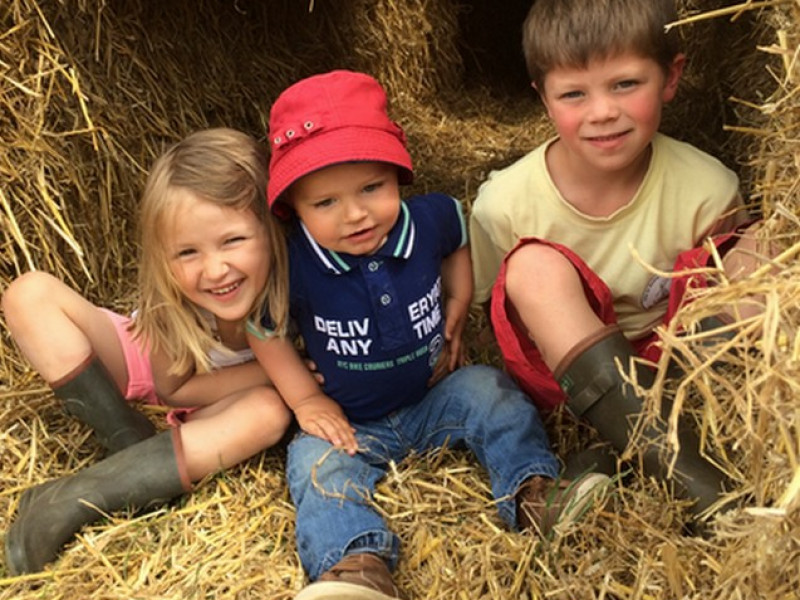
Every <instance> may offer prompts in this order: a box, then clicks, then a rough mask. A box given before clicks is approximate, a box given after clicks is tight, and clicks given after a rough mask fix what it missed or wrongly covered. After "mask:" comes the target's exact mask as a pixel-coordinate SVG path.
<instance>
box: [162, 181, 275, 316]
mask: <svg viewBox="0 0 800 600" xmlns="http://www.w3.org/2000/svg"><path fill="white" fill-rule="evenodd" d="M172 193H174V194H178V195H179V197H177V198H176V202H177V207H176V209H175V212H174V214H173V215H172V218H171V219H170V220H169V222H168V223H165V227H164V246H165V250H166V256H167V259H168V260H169V266H170V271H171V272H172V275H173V276H174V277H175V281H176V282H177V284H178V287H179V288H180V290H181V292H182V293H183V294H184V296H186V298H187V299H188V300H190V301H191V302H193V303H194V304H196V305H198V306H200V307H202V308H204V309H206V310H208V311H210V312H211V313H213V314H214V315H216V317H217V321H218V322H219V321H228V322H239V321H241V320H242V319H245V318H246V317H247V316H248V314H249V313H250V311H251V310H252V308H253V306H254V304H255V302H256V300H257V299H258V297H259V295H260V294H261V292H262V291H263V289H264V287H265V286H266V284H267V277H269V269H270V267H269V265H270V252H269V244H268V243H267V234H266V231H265V228H264V226H263V224H262V223H261V221H260V220H259V219H258V217H257V216H256V215H255V214H254V213H253V211H252V210H249V209H243V210H239V209H235V208H230V207H226V206H220V205H218V204H215V203H214V202H211V201H209V200H205V199H203V198H202V197H200V196H198V195H196V194H194V193H193V192H191V191H189V190H185V189H178V190H175V191H173V192H172Z"/></svg>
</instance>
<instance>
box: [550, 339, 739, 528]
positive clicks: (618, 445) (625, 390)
mask: <svg viewBox="0 0 800 600" xmlns="http://www.w3.org/2000/svg"><path fill="white" fill-rule="evenodd" d="M636 356H638V355H637V353H636V351H635V349H634V348H633V346H632V345H631V344H630V342H629V341H628V340H627V339H626V338H625V336H624V335H623V334H622V332H621V331H620V330H619V328H618V327H616V326H609V327H606V328H604V329H602V330H601V331H599V332H598V333H597V334H596V335H594V336H592V337H590V338H587V339H586V340H584V342H582V343H581V344H579V345H578V346H577V347H576V348H574V349H573V350H572V351H570V353H569V354H568V355H567V357H565V358H564V360H562V362H561V364H560V365H559V366H558V368H557V369H556V372H555V373H554V375H555V377H556V379H557V381H558V382H559V385H561V388H562V389H563V390H564V392H565V393H566V395H567V398H568V400H567V406H568V408H569V409H570V410H571V411H572V412H573V413H574V414H575V415H576V416H577V417H579V418H583V419H586V420H587V421H588V422H589V423H590V424H591V425H592V426H593V427H594V428H595V429H596V430H597V431H598V433H599V434H600V435H601V437H603V438H604V439H606V440H607V441H609V442H610V443H611V445H612V446H613V447H614V448H615V449H616V450H617V451H618V452H623V451H624V450H625V448H626V447H627V446H628V442H629V441H630V437H631V434H632V433H633V428H634V427H635V426H636V424H637V420H638V418H639V416H640V415H641V413H642V400H641V398H640V397H639V396H638V395H637V394H636V392H635V390H634V389H633V387H632V386H631V385H629V384H628V383H627V382H626V381H625V380H624V379H623V377H622V375H621V374H620V372H619V370H618V368H617V361H619V363H620V364H621V365H622V368H623V369H625V368H627V367H628V365H629V364H630V360H631V358H633V357H636ZM637 379H638V381H637V383H638V384H639V385H640V386H642V387H644V388H648V387H650V386H652V385H653V382H654V380H655V373H654V372H653V370H652V369H649V368H645V367H640V368H638V369H637ZM661 405H662V412H661V418H660V419H657V420H653V421H654V422H652V423H651V424H650V425H648V426H647V427H646V428H645V429H644V431H642V432H641V435H642V438H643V439H644V440H645V441H647V442H657V441H658V440H660V439H661V440H663V436H664V435H665V434H666V433H667V424H666V420H667V418H668V417H669V414H670V411H671V408H672V405H671V403H670V402H667V401H666V400H664V401H662V403H661ZM678 439H679V442H680V450H679V451H678V456H677V458H676V460H675V465H674V470H673V472H672V478H671V479H668V468H669V465H670V459H671V456H670V453H668V452H663V451H661V449H660V448H659V447H658V445H657V443H647V444H646V447H645V448H644V449H643V451H642V455H641V457H642V465H643V469H644V472H645V474H646V475H648V476H653V477H656V478H657V479H660V480H662V481H667V482H668V483H672V484H673V488H674V493H675V495H676V496H677V497H679V498H683V499H687V500H695V503H694V504H693V505H692V507H691V511H692V513H693V514H694V515H695V517H697V516H700V515H702V514H704V513H705V512H706V511H707V510H708V509H709V508H710V507H711V506H712V505H713V504H714V503H715V502H717V501H718V500H719V499H720V497H721V495H723V494H724V493H725V491H726V487H727V486H728V484H729V482H728V479H727V477H726V476H725V474H724V473H723V472H722V471H720V470H719V469H717V468H716V467H715V466H714V465H712V464H711V463H710V462H709V461H708V460H706V459H705V458H703V457H702V456H701V455H700V452H699V448H700V441H699V438H698V437H697V434H696V433H695V431H694V429H693V427H692V426H691V424H690V423H688V422H686V420H685V419H682V420H681V421H680V422H679V424H678Z"/></svg>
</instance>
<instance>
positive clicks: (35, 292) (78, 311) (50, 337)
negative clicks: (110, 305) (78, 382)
mask: <svg viewBox="0 0 800 600" xmlns="http://www.w3.org/2000/svg"><path fill="white" fill-rule="evenodd" d="M3 312H4V314H5V318H6V324H7V325H8V328H9V331H10V332H11V336H12V337H13V338H14V341H15V342H16V343H17V345H18V346H19V349H20V350H21V351H22V354H23V355H24V356H25V358H26V359H27V360H28V362H30V364H31V366H33V368H34V369H36V371H37V372H38V373H39V374H40V375H41V376H42V378H43V379H44V380H45V381H47V382H54V381H58V380H60V379H63V378H64V377H67V376H69V375H70V374H71V373H73V371H75V369H77V368H78V367H80V365H82V364H83V363H85V362H86V360H87V359H88V358H89V357H90V356H92V355H96V356H97V357H98V358H100V360H101V361H102V362H103V365H104V366H105V367H106V369H108V371H109V372H110V373H111V375H112V377H113V379H114V381H115V382H116V384H117V387H118V388H119V389H120V390H124V389H125V388H126V387H127V385H128V374H127V369H126V366H125V358H124V356H123V353H122V347H121V346H120V343H119V339H118V338H117V333H116V330H115V329H114V326H113V324H112V323H111V321H110V320H109V318H108V317H107V316H106V315H105V314H104V312H103V310H102V309H100V308H98V307H97V306H95V305H94V304H92V303H91V302H89V301H88V300H86V299H85V298H84V297H83V296H81V295H80V294H78V293H77V292H75V291H74V290H73V289H72V288H70V287H69V286H67V285H66V284H65V283H63V282H62V281H59V280H58V279H56V278H55V277H53V276H52V275H49V274H47V273H42V272H38V271H34V272H30V273H26V274H24V275H22V276H21V277H19V278H17V279H16V280H14V281H13V282H12V283H11V285H9V286H8V288H7V289H6V291H5V293H4V294H3Z"/></svg>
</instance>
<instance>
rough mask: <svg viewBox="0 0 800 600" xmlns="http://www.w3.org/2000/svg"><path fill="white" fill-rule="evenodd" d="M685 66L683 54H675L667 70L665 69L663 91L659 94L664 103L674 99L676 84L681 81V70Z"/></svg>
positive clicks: (676, 90) (676, 89)
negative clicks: (665, 75)
mask: <svg viewBox="0 0 800 600" xmlns="http://www.w3.org/2000/svg"><path fill="white" fill-rule="evenodd" d="M685 66H686V55H685V54H683V53H680V54H676V55H675V58H673V59H672V63H670V65H669V68H668V69H667V77H666V79H665V81H664V91H663V92H662V93H661V99H662V100H663V101H664V102H669V101H670V100H672V99H673V98H674V97H675V94H676V93H677V92H678V82H679V81H680V80H681V75H682V74H683V68H684V67H685Z"/></svg>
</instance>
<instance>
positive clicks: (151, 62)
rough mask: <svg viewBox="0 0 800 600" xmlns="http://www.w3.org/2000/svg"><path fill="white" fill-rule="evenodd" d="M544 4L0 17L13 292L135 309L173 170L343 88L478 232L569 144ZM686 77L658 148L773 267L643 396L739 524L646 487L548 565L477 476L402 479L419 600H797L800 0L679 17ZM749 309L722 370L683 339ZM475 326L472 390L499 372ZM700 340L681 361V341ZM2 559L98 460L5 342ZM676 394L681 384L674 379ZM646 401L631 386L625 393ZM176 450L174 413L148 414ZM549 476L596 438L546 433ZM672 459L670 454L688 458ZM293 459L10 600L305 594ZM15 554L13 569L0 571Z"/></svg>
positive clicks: (387, 501)
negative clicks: (18, 280) (509, 181)
mask: <svg viewBox="0 0 800 600" xmlns="http://www.w3.org/2000/svg"><path fill="white" fill-rule="evenodd" d="M528 4H529V0H507V1H506V2H504V3H503V7H502V9H501V8H498V7H497V3H491V2H488V1H487V0H482V1H478V0H475V1H467V0H408V1H404V2H400V1H399V0H348V1H347V2H333V1H332V0H306V1H301V0H275V1H270V2H259V1H257V0H217V1H212V0H200V1H197V2H189V1H185V0H162V1H160V2H149V1H146V0H129V1H126V2H115V3H110V2H105V1H99V0H38V1H37V0H6V1H5V2H3V3H2V5H0V24H2V27H0V231H1V232H2V237H1V238H0V257H1V258H2V263H0V291H2V290H3V289H4V288H5V286H6V285H7V284H8V282H10V281H11V280H12V279H13V278H14V277H16V276H17V275H18V274H19V273H22V272H25V271H27V270H30V269H33V268H36V269H42V270H47V271H50V272H53V273H55V274H57V275H58V276H60V277H63V278H64V279H65V280H66V281H68V282H69V283H70V284H71V285H73V286H75V287H76V288H77V289H79V290H80V291H82V292H83V293H85V294H87V295H88V297H89V298H91V299H92V300H94V301H96V302H99V303H102V304H103V305H105V306H109V307H112V308H116V309H119V310H126V309H127V308H129V307H130V306H131V305H132V304H133V300H134V298H135V293H136V290H135V289H134V286H133V285H132V283H131V282H132V279H133V277H134V275H135V270H136V254H137V248H136V241H135V240H136V223H135V219H136V216H135V215H136V206H137V196H138V194H139V193H140V191H141V187H142V184H143V180H144V176H145V173H146V171H147V169H148V168H149V165H150V164H151V162H152V161H153V159H154V158H155V157H156V156H157V155H158V154H160V153H161V151H162V150H163V149H164V148H165V147H166V145H167V144H169V143H172V142H173V141H175V140H177V139H179V138H180V137H182V136H184V135H185V134H187V133H188V132H190V131H193V130H195V129H198V128H201V127H206V126H213V125H229V126H233V127H238V128H239V129H242V130H244V131H248V132H250V133H252V134H253V135H255V136H257V137H260V138H261V137H263V136H264V135H265V127H266V122H267V115H268V111H269V106H270V104H271V102H272V101H273V100H274V99H275V97H276V96H277V94H278V93H279V92H280V90H281V89H283V88H284V87H285V86H286V85H288V84H289V83H290V82H292V81H294V80H296V79H297V78H299V77H302V76H305V75H308V74H310V73H314V72H320V71H325V70H329V69H332V68H352V69H361V70H365V71H367V72H370V73H372V74H374V75H375V76H377V77H378V78H379V79H380V80H381V81H382V82H383V83H384V85H386V87H387V89H388V90H389V93H390V96H391V98H392V106H391V109H392V112H393V116H394V117H395V118H396V119H397V120H398V121H399V122H400V123H401V124H402V125H403V126H404V128H405V129H406V131H407V133H408V136H409V140H410V146H411V152H412V156H413V158H414V160H415V163H416V165H417V168H416V174H417V178H416V182H415V185H414V187H413V190H414V191H424V190H434V189H436V190H441V191H444V192H448V193H450V194H453V195H454V196H456V197H458V198H460V199H461V200H462V201H463V203H464V206H465V208H466V209H467V211H468V210H469V208H470V206H471V203H472V201H473V200H474V198H475V195H476V192H477V188H478V186H479V185H480V182H481V181H483V180H484V179H485V177H486V176H487V174H488V172H489V171H490V170H491V169H494V168H498V167H502V166H505V165H507V164H509V163H510V162H512V161H513V160H515V159H516V158H518V157H519V156H521V155H522V154H523V153H525V152H526V151H528V150H529V149H530V148H532V147H533V146H534V145H536V144H538V143H540V142H541V141H543V140H544V139H546V137H547V136H549V135H551V134H552V129H551V127H550V125H549V123H548V122H547V120H546V118H545V115H544V113H543V110H542V107H541V105H540V103H539V102H538V101H537V99H536V98H535V95H534V93H533V91H532V90H531V89H530V87H529V86H528V84H527V81H526V79H525V77H524V67H523V64H522V60H521V57H520V55H519V50H518V45H519V22H520V20H521V18H522V16H523V15H524V14H525V11H526V10H527V6H528ZM679 6H680V8H681V17H682V21H681V22H680V23H679V24H677V25H676V26H677V27H679V28H680V32H681V35H682V36H683V39H684V42H685V46H686V50H687V54H688V56H689V65H688V68H687V71H686V76H685V79H684V81H683V83H682V87H681V90H680V92H679V96H678V98H677V99H676V101H675V102H673V103H672V104H671V105H670V106H669V107H668V109H667V111H666V114H665V122H664V129H665V131H667V132H668V133H671V134H673V135H676V136H679V137H681V138H684V139H687V140H688V141H691V142H692V143H695V144H696V145H698V146H700V147H702V148H703V149H705V150H707V151H709V152H712V153H714V154H716V155H718V156H720V157H721V158H722V159H723V160H724V161H725V162H727V163H728V164H729V165H731V166H732V167H734V168H736V169H737V170H738V171H739V173H740V174H741V177H742V186H743V191H744V193H745V196H746V198H747V199H748V200H749V201H750V202H751V205H752V207H753V209H754V211H756V212H757V213H760V214H761V215H763V216H765V217H766V222H765V226H764V227H763V228H762V231H761V235H762V237H763V239H764V242H765V243H769V244H772V245H773V246H774V247H775V248H777V249H778V251H779V256H778V258H777V259H775V260H774V261H772V262H771V263H770V264H768V265H765V267H764V268H762V269H760V270H759V271H757V272H756V273H755V274H753V275H752V276H750V277H748V278H747V279H745V280H742V281H729V280H727V279H726V278H724V277H723V276H722V275H721V273H720V272H719V271H718V270H715V269H712V270H711V273H710V276H711V277H713V278H715V279H716V280H717V285H716V286H715V288H714V290H713V293H703V292H700V293H698V298H697V299H696V301H695V302H694V303H693V304H691V305H689V306H688V307H687V308H686V309H684V310H683V311H682V312H681V313H680V314H679V317H678V319H677V320H676V322H675V323H674V324H672V325H671V326H670V327H669V328H667V329H665V330H664V331H663V339H664V349H665V353H664V358H663V359H662V361H661V362H660V363H659V364H658V365H657V367H658V369H659V374H660V376H661V378H660V379H659V381H658V384H657V386H656V387H655V388H654V389H653V390H651V391H650V392H649V393H648V394H647V398H646V400H647V402H646V404H647V406H648V408H649V412H650V415H649V417H648V418H654V416H653V415H655V414H656V412H657V411H656V409H657V407H658V405H659V402H660V400H661V398H662V396H663V397H667V398H670V399H672V400H673V401H674V404H675V413H676V414H677V411H679V410H682V411H684V412H686V413H688V414H689V415H690V416H691V417H692V418H694V419H695V420H696V423H697V426H698V430H699V431H700V433H701V435H702V437H703V439H704V443H705V451H706V452H707V453H708V455H709V457H710V458H712V459H713V460H714V461H715V462H717V464H719V465H720V467H721V468H723V469H725V470H726V471H727V472H728V473H729V474H730V475H731V477H732V479H733V480H734V482H735V487H734V489H733V490H732V492H731V495H732V497H737V498H741V500H742V501H743V507H742V508H740V509H736V510H733V511H731V512H729V513H727V514H724V515H715V516H713V517H712V518H711V519H710V520H709V524H708V529H709V535H708V537H706V538H701V537H692V536H687V535H684V533H683V531H682V526H683V523H684V522H685V519H686V515H687V506H686V503H682V502H678V501H676V500H674V499H672V497H671V496H670V493H669V490H668V489H667V488H666V486H662V485H659V484H657V483H656V482H654V481H652V480H648V479H646V478H643V477H639V476H636V475H633V474H629V475H627V476H626V477H625V481H624V485H623V483H622V482H620V481H617V482H615V484H614V488H613V490H612V492H613V494H612V499H611V501H610V503H609V504H608V505H607V506H606V507H605V508H603V509H597V508H596V509H593V510H590V511H589V513H588V514H587V515H586V517H585V519H584V520H583V522H582V523H581V524H580V525H579V526H575V527H572V528H569V529H568V530H567V531H565V532H563V535H559V536H555V537H554V538H553V539H549V540H543V539H541V538H539V537H538V536H537V535H535V534H532V533H525V534H516V533H512V532H509V531H508V530H507V528H506V527H505V526H504V524H503V523H502V522H501V521H500V519H499V517H498V515H497V512H496V510H495V506H494V502H493V501H492V499H491V494H490V490H489V482H488V478H487V475H486V473H485V472H484V471H483V470H482V469H481V468H480V467H479V466H478V465H477V463H476V461H475V459H474V457H473V456H472V455H471V454H470V453H469V452H467V451H465V450H460V449H456V450H448V451H440V452H435V453H432V454H429V455H423V456H412V457H409V459H407V460H406V461H404V462H402V463H401V464H398V465H393V466H392V468H391V469H390V470H389V473H388V474H387V477H386V479H385V480H384V481H383V482H382V483H381V485H380V487H379V490H378V494H377V495H376V498H375V505H376V508H377V509H378V510H379V511H381V513H382V514H383V515H384V517H385V518H386V519H387V520H388V522H389V523H390V525H391V527H392V528H393V530H394V531H396V532H397V533H398V534H399V535H400V537H401V539H402V557H401V561H400V565H399V568H398V571H397V581H398V583H399V584H400V585H401V587H403V588H404V589H405V590H406V591H407V592H408V593H409V595H410V596H411V597H412V598H427V599H448V600H449V599H452V598H458V599H462V598H463V599H474V598H553V599H557V600H561V599H581V600H583V599H601V598H602V599H605V598H620V599H622V598H624V599H628V598H630V599H634V598H636V599H650V598H652V599H662V598H681V599H683V598H690V599H714V600H716V599H719V600H723V599H724V600H727V599H729V598H741V599H749V598H763V599H766V600H787V599H789V598H796V597H797V590H798V589H800V430H799V424H800V402H798V397H799V396H798V394H799V393H800V383H798V382H800V283H798V282H800V272H798V271H799V270H800V267H799V266H798V261H797V255H798V253H800V237H799V236H798V231H800V201H799V199H798V190H799V189H800V175H798V171H799V170H800V150H799V149H798V140H800V135H799V133H800V132H798V118H797V115H798V98H800V91H799V81H798V80H800V67H798V63H799V62H800V61H799V60H798V53H799V52H800V51H799V50H798V48H799V47H800V46H799V45H798V41H799V40H798V38H800V5H798V4H797V2H796V1H795V0H742V1H741V2H738V3H735V2H734V1H733V0H680V1H679ZM736 302H754V303H758V304H759V305H760V306H762V307H763V309H764V311H763V314H762V315H761V316H759V317H757V318H753V319H749V320H744V321H742V322H741V323H740V326H741V328H742V329H741V332H740V333H738V334H737V335H736V336H735V337H734V338H733V339H732V340H729V341H725V342H720V341H717V340H714V339H711V338H710V337H709V336H708V335H706V334H702V333H699V332H696V331H695V330H694V329H692V323H694V322H696V321H697V319H699V318H702V317H704V316H707V315H710V314H714V313H715V312H717V311H718V310H719V309H720V308H722V307H725V306H729V305H732V304H734V303H736ZM484 325H485V320H484V318H483V316H482V315H481V314H479V313H477V312H476V313H475V314H473V315H471V319H470V323H469V332H468V340H469V344H468V346H469V352H470V359H471V360H472V361H474V362H492V363H494V364H499V359H498V355H497V351H496V348H495V347H494V345H493V343H492V342H491V340H490V339H489V338H487V337H485V336H483V335H482V332H483V328H484ZM679 325H680V326H686V327H688V329H689V333H688V334H685V335H680V336H679V335H677V333H676V332H677V329H676V327H677V326H679ZM0 333H1V334H2V336H3V340H2V345H1V346H0V531H5V530H6V529H7V527H8V525H9V524H10V523H11V521H12V520H13V518H14V513H15V510H16V504H17V501H18V498H19V495H20V493H21V491H22V490H24V489H25V488H27V487H29V486H31V485H35V484H37V483H40V482H42V481H46V480H49V479H51V478H53V477H57V476H61V475H65V474H69V473H73V472H76V471H78V470H80V469H81V468H84V467H85V466H87V465H89V464H92V463H93V462H94V461H96V460H98V459H99V458H100V452H99V447H98V445H97V444H96V442H95V440H94V438H93V437H92V436H91V434H90V432H89V431H88V430H87V429H86V428H85V427H83V426H81V425H80V424H78V423H76V422H74V420H71V419H69V418H67V417H66V416H65V415H64V414H63V412H62V411H61V409H60V408H59V406H58V405H57V403H56V401H55V400H54V399H53V397H52V394H51V393H50V392H49V390H48V388H47V386H46V385H45V384H44V382H42V380H41V379H40V378H39V377H38V376H37V375H36V374H35V373H34V372H32V371H31V369H30V367H29V366H28V365H27V363H26V361H25V360H24V359H23V358H22V357H21V356H20V355H19V353H18V351H17V349H16V348H15V346H14V345H13V343H12V341H11V340H10V338H9V336H8V333H7V331H6V329H5V325H4V322H3V320H2V319H1V318H0ZM669 362H672V363H676V364H679V365H681V366H682V367H683V368H684V370H685V372H686V376H685V377H683V378H682V379H680V380H674V379H673V380H670V379H668V378H666V372H667V367H668V363H669ZM632 383H635V382H632ZM145 410H146V411H148V414H149V415H150V416H151V417H152V418H153V420H154V421H156V422H158V423H159V424H160V425H161V426H163V417H162V415H161V412H160V411H158V410H156V409H152V408H147V409H145ZM546 424H547V427H548V430H549V431H550V433H551V435H552V440H553V443H554V446H555V448H556V450H557V451H558V452H559V453H561V454H563V453H565V452H568V451H571V450H573V449H576V448H581V447H585V446H586V445H588V444H590V443H591V442H592V441H593V440H594V439H595V437H594V434H593V433H592V432H591V430H590V429H589V428H588V427H586V426H584V425H581V424H578V423H575V422H574V420H573V419H572V418H571V417H570V416H569V415H568V414H566V413H565V412H556V413H555V414H553V415H551V416H550V417H549V418H548V420H547V423H546ZM662 442H663V448H664V452H667V453H669V452H670V451H671V449H673V445H672V436H670V435H668V436H666V438H665V439H664V440H662ZM284 458H285V448H284V447H278V448H276V449H273V450H270V451H267V452H264V453H262V454H260V455H258V456H256V457H254V458H252V459H251V460H249V461H247V462H245V463H244V464H242V465H239V466H238V467H236V468H233V469H230V470H228V471H226V472H224V473H219V474H217V475H215V476H211V477H208V478H207V479H206V481H204V482H201V483H200V484H198V485H197V486H196V490H195V492H194V493H192V494H189V495H186V496H184V497H182V498H180V499H177V500H176V501H174V502H172V503H169V504H168V505H166V506H164V507H163V508H161V509H159V510H157V511H154V512H149V513H143V514H133V513H129V512H124V511H123V512H121V513H117V514H113V515H108V518H107V519H104V520H102V521H100V522H98V523H96V524H93V525H92V526H89V527H86V528H84V529H82V530H81V532H80V535H79V536H78V537H77V539H76V540H75V541H74V542H72V543H70V544H69V545H68V546H67V547H66V548H65V551H64V553H63V554H62V556H61V557H60V559H59V560H58V561H57V563H55V564H54V565H53V566H52V567H51V568H49V569H48V570H46V571H45V572H44V573H41V574H35V575H30V576H23V577H17V578H11V577H9V576H8V574H7V573H6V571H5V570H4V569H5V568H4V567H3V566H0V599H6V598H9V599H10V598H16V599H26V598H31V599H32V598H74V597H89V596H91V597H96V598H145V597H146V598H170V599H171V598H187V597H231V598H271V599H288V598H292V597H293V596H294V594H295V593H296V591H297V590H299V589H300V588H301V587H302V586H303V585H305V583H306V579H305V575H304V573H303V570H302V567H301V565H300V563H299V559H298V556H297V553H296V550H295V547H294V509H293V507H292V505H291V502H290V499H289V495H288V492H287V489H286V486H285V483H284V471H283V468H284V467H283V463H284ZM0 554H2V553H0Z"/></svg>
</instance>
